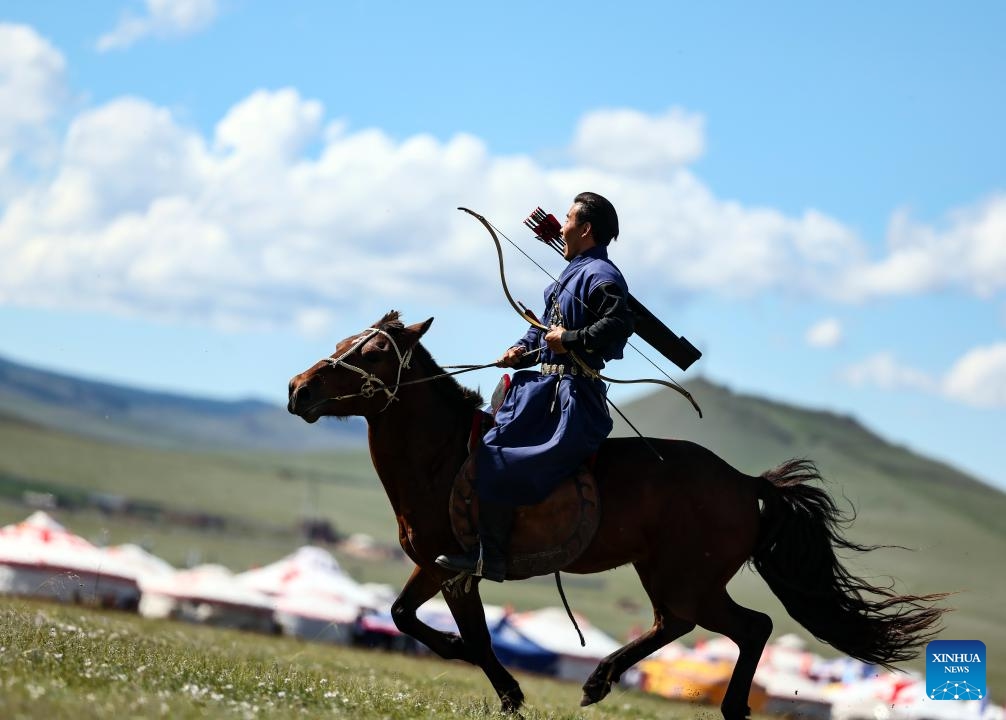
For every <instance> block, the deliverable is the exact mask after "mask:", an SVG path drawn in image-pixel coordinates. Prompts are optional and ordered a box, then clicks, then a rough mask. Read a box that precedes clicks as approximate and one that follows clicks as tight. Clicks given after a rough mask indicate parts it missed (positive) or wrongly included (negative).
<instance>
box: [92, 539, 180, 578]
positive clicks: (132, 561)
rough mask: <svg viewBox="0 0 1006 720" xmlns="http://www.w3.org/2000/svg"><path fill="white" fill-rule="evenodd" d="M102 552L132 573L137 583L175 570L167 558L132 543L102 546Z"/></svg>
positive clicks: (169, 573)
mask: <svg viewBox="0 0 1006 720" xmlns="http://www.w3.org/2000/svg"><path fill="white" fill-rule="evenodd" d="M103 552H104V553H105V556H106V557H107V558H109V559H110V560H111V561H112V562H114V563H115V564H116V565H118V566H122V567H124V568H126V569H128V570H129V571H130V572H131V573H133V577H134V578H135V579H136V581H137V583H139V582H141V581H142V580H143V579H145V578H147V577H164V576H166V575H171V574H172V573H174V572H175V568H174V567H173V566H172V565H171V563H169V562H168V561H167V560H162V559H161V558H159V557H157V556H156V555H154V554H153V553H151V552H148V551H147V550H144V549H143V548H142V547H140V546H139V545H135V544H133V543H125V544H123V545H111V546H109V547H107V548H104V549H103Z"/></svg>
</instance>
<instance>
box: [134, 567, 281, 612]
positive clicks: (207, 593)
mask: <svg viewBox="0 0 1006 720" xmlns="http://www.w3.org/2000/svg"><path fill="white" fill-rule="evenodd" d="M140 589H141V590H142V591H143V592H144V593H151V594H158V595H167V596H168V597H174V598H179V599H186V600H195V601H204V602H209V603H217V604H223V605H235V606H239V607H245V608H255V609H271V608H272V607H273V601H272V599H271V598H270V597H269V596H267V595H265V594H263V593H260V592H258V591H257V590H253V589H251V588H248V587H245V586H244V585H242V584H241V583H238V582H237V581H236V580H235V579H234V574H233V573H231V571H230V570H228V569H227V568H225V567H223V566H222V565H199V566H198V567H194V568H192V569H191V570H180V571H178V572H176V573H172V574H171V575H165V576H156V577H146V578H142V579H141V582H140Z"/></svg>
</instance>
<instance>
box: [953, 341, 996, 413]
mask: <svg viewBox="0 0 1006 720" xmlns="http://www.w3.org/2000/svg"><path fill="white" fill-rule="evenodd" d="M942 387H943V392H944V394H945V395H946V396H947V397H949V398H951V399H953V400H958V401H960V402H963V403H965V404H967V405H973V406H974V407H984V408H1006V342H1001V343H998V344H996V345H990V346H987V347H978V348H974V349H973V350H971V351H970V352H968V353H967V354H965V355H964V356H963V357H962V358H960V359H959V360H958V361H957V362H956V363H954V365H953V367H952V368H950V371H949V372H948V373H947V375H946V377H945V378H944V379H943V383H942Z"/></svg>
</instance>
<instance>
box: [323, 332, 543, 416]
mask: <svg viewBox="0 0 1006 720" xmlns="http://www.w3.org/2000/svg"><path fill="white" fill-rule="evenodd" d="M375 335H383V336H384V337H386V338H387V339H388V342H390V343H391V347H393V348H394V349H395V354H396V355H397V356H398V375H397V377H396V378H395V383H394V384H393V385H388V384H387V383H386V382H384V381H383V380H381V378H379V377H377V376H376V375H374V374H373V373H369V372H367V371H366V370H364V369H362V368H359V367H357V366H356V365H351V364H350V363H348V362H346V361H345V359H344V358H346V357H348V356H350V355H352V354H353V353H354V352H356V351H357V350H359V349H360V348H361V347H363V346H364V345H365V344H366V343H367V342H368V341H369V340H370V339H371V338H373V337H374V336H375ZM358 337H360V339H359V340H357V341H356V342H355V343H353V346H352V347H351V348H349V350H347V351H346V352H344V353H343V354H342V355H340V356H339V357H337V358H331V357H327V358H322V359H321V362H323V363H327V364H328V365H330V366H331V367H333V368H338V367H344V368H347V369H349V370H352V371H353V372H355V373H358V374H359V375H362V376H363V384H362V385H361V386H360V391H359V392H356V393H350V394H349V395H336V396H334V397H329V398H325V399H324V400H321V401H319V402H318V403H317V404H321V403H326V402H330V401H332V400H347V399H349V398H355V397H365V398H370V397H373V396H374V395H375V394H376V393H377V392H379V391H380V392H383V393H384V394H385V395H386V396H387V398H388V402H386V403H385V404H384V407H382V408H381V409H380V410H379V411H378V412H379V413H382V412H384V411H385V410H387V409H388V407H389V406H390V405H391V403H392V402H393V401H395V400H398V388H401V387H405V386H406V385H419V384H421V383H427V382H433V381H434V380H440V379H442V378H445V377H452V376H454V375H463V374H464V373H467V372H473V371H475V370H484V369H486V368H491V367H499V362H498V361H497V360H493V361H492V362H489V363H485V364H484V365H444V366H442V367H443V368H458V369H454V370H452V371H451V372H442V373H438V374H436V375H430V376H429V377H422V378H416V379H415V380H405V381H402V370H403V369H409V368H410V365H409V363H410V362H411V360H412V350H411V349H409V350H407V351H406V352H404V353H403V352H402V351H401V350H399V349H398V343H396V342H395V339H394V338H393V337H392V336H391V335H390V334H389V333H388V332H386V331H384V330H382V329H380V328H368V329H367V330H364V331H363V333H361V334H360V336H358ZM541 350H542V348H538V349H536V350H532V351H529V352H528V353H526V355H533V354H535V353H539V352H541ZM378 386H379V387H378Z"/></svg>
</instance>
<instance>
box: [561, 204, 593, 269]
mask: <svg viewBox="0 0 1006 720" xmlns="http://www.w3.org/2000/svg"><path fill="white" fill-rule="evenodd" d="M576 209H577V206H576V203H573V204H572V205H571V206H570V208H569V212H567V213H566V222H565V223H563V226H562V240H563V242H564V243H565V247H564V248H563V253H562V256H563V257H564V258H566V259H567V260H572V259H573V258H575V257H576V256H577V255H579V254H580V253H582V252H583V251H584V250H587V249H588V248H590V247H592V246H593V244H594V236H593V233H591V229H590V223H580V222H579V221H578V220H577V219H576Z"/></svg>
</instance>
